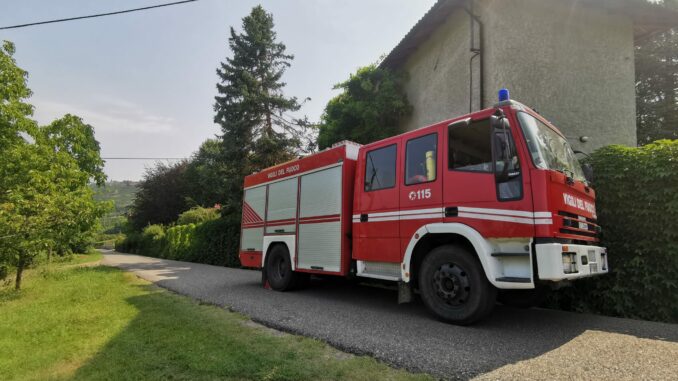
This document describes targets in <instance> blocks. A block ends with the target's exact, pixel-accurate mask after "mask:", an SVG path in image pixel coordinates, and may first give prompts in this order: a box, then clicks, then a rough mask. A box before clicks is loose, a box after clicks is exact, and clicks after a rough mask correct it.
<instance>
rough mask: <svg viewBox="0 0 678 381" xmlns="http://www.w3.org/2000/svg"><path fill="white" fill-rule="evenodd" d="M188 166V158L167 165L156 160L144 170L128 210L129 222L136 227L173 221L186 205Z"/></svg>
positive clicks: (137, 228) (185, 208) (140, 227)
mask: <svg viewBox="0 0 678 381" xmlns="http://www.w3.org/2000/svg"><path fill="white" fill-rule="evenodd" d="M187 168H188V162H187V161H185V160H183V161H180V162H178V163H175V164H170V165H168V164H164V163H158V164H157V165H156V166H155V167H153V168H149V169H147V170H146V173H145V174H144V178H143V180H142V181H141V182H140V183H139V185H138V191H137V193H136V194H135V196H134V202H133V203H132V208H131V213H130V222H131V223H132V226H133V227H134V228H135V229H136V230H137V231H140V230H141V229H143V228H144V227H145V226H146V225H152V224H169V223H172V222H174V221H176V219H177V217H179V214H180V213H181V212H183V211H185V210H187V209H188V203H187V202H186V195H187V193H188V192H187V191H188V189H189V186H188V183H187V180H186V176H185V174H186V169H187Z"/></svg>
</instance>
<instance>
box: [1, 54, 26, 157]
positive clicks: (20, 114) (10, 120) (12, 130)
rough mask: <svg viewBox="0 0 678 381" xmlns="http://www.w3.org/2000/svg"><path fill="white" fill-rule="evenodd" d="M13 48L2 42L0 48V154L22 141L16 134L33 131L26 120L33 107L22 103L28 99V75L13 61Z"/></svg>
mask: <svg viewBox="0 0 678 381" xmlns="http://www.w3.org/2000/svg"><path fill="white" fill-rule="evenodd" d="M14 51H15V48H14V44H12V43H11V42H9V41H3V43H2V46H1V47H0V154H2V153H3V151H4V150H5V149H7V148H9V147H10V146H11V145H12V144H16V143H18V141H19V140H20V139H21V138H20V137H19V132H22V131H24V132H28V131H31V130H33V129H34V128H35V123H34V122H33V121H32V120H31V119H29V117H30V116H31V115H33V106H31V105H30V104H28V103H26V102H25V100H26V99H27V98H28V97H30V96H31V90H30V89H29V88H28V86H26V79H27V77H28V73H26V72H25V71H24V70H22V69H21V68H19V67H18V66H17V65H16V61H15V60H14V57H12V56H13V55H14Z"/></svg>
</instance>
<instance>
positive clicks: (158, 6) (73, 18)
mask: <svg viewBox="0 0 678 381" xmlns="http://www.w3.org/2000/svg"><path fill="white" fill-rule="evenodd" d="M196 1H198V0H183V1H175V2H173V3H165V4H158V5H151V6H148V7H141V8H134V9H126V10H124V11H116V12H108V13H99V14H95V15H88V16H77V17H69V18H65V19H56V20H48V21H38V22H32V23H28V24H20V25H11V26H3V27H0V30H3V29H18V28H25V27H27V26H34V25H43V24H53V23H58V22H65V21H73V20H82V19H91V18H95V17H103V16H112V15H119V14H121V13H130V12H137V11H145V10H148V9H154V8H162V7H169V6H172V5H179V4H184V3H193V2H196Z"/></svg>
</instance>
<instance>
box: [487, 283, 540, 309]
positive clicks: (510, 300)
mask: <svg viewBox="0 0 678 381" xmlns="http://www.w3.org/2000/svg"><path fill="white" fill-rule="evenodd" d="M547 293H548V290H546V289H545V288H543V287H537V288H535V289H532V290H499V295H498V296H497V301H499V303H501V304H503V305H505V306H509V307H515V308H532V307H536V306H538V305H540V304H541V303H542V302H543V301H544V300H546V296H547Z"/></svg>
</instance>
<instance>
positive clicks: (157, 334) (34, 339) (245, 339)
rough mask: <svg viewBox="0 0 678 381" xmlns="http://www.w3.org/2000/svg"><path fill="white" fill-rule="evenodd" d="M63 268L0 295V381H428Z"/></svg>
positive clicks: (128, 282)
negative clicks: (381, 380)
mask: <svg viewBox="0 0 678 381" xmlns="http://www.w3.org/2000/svg"><path fill="white" fill-rule="evenodd" d="M97 259H98V258H96V257H92V256H85V257H80V258H76V259H75V261H79V263H84V262H87V261H91V260H97ZM72 263H73V262H71V263H58V264H52V265H51V266H50V268H49V269H46V270H44V269H43V270H41V269H35V270H31V271H29V272H28V273H27V274H26V278H25V282H24V285H25V288H24V289H23V290H22V291H21V293H16V292H14V291H13V290H12V289H11V286H9V285H6V286H2V287H0V379H2V380H15V379H20V380H36V379H39V380H44V379H55V380H59V379H83V380H92V379H105V380H115V379H128V380H147V379H173V380H205V379H209V380H215V379H232V380H247V379H257V380H306V379H311V380H318V379H324V380H335V379H339V380H342V379H346V380H374V379H389V380H410V379H428V377H427V376H424V375H413V374H410V373H407V372H405V371H402V370H395V369H392V368H389V367H388V366H386V365H384V364H382V363H379V362H377V361H375V360H374V359H372V358H369V357H359V356H349V355H346V354H343V353H342V352H339V351H337V350H335V349H333V348H331V347H329V346H327V345H326V344H323V343H321V342H319V341H316V340H312V339H308V338H302V337H298V336H293V335H276V334H272V333H271V332H269V330H267V329H262V328H259V327H256V326H253V325H252V324H249V320H247V319H246V318H244V317H243V316H241V315H239V314H236V313H232V312H227V311H225V310H223V309H221V308H217V307H214V306H209V305H201V304H198V303H196V302H194V301H192V300H191V299H189V298H186V297H183V296H178V295H175V294H172V293H170V292H168V291H165V290H163V289H160V288H158V287H155V286H153V285H151V284H149V283H148V282H146V281H143V280H140V279H138V278H136V277H135V276H133V275H132V274H129V273H125V272H122V271H120V270H117V269H113V268H108V267H100V266H97V267H74V266H72Z"/></svg>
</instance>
